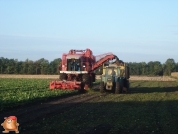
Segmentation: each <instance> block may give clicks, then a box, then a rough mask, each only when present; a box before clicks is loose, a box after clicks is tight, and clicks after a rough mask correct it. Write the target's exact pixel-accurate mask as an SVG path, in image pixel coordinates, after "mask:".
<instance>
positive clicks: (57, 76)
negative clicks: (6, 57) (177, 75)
mask: <svg viewBox="0 0 178 134" xmlns="http://www.w3.org/2000/svg"><path fill="white" fill-rule="evenodd" d="M0 78H33V79H58V78H59V75H8V74H7V75H6V74H0ZM96 79H100V76H99V75H97V76H96ZM130 80H146V81H150V80H151V81H175V79H174V78H171V77H169V76H158V77H148V76H130Z"/></svg>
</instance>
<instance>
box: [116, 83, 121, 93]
mask: <svg viewBox="0 0 178 134" xmlns="http://www.w3.org/2000/svg"><path fill="white" fill-rule="evenodd" d="M119 93H121V92H120V83H119V82H118V81H117V82H116V88H115V94H119Z"/></svg>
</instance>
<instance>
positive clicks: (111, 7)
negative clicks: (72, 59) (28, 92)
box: [0, 0, 178, 63]
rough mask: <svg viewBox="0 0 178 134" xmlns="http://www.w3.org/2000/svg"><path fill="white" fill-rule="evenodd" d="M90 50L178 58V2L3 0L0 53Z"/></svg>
mask: <svg viewBox="0 0 178 134" xmlns="http://www.w3.org/2000/svg"><path fill="white" fill-rule="evenodd" d="M86 48H89V49H91V50H92V52H93V54H94V55H95V56H97V55H101V54H105V53H108V52H112V53H113V54H115V55H117V57H118V58H119V59H120V60H123V61H124V62H150V61H160V62H161V63H165V62H166V60H167V59H168V58H172V59H174V60H175V62H178V0H24V1H22V0H0V57H4V58H9V59H18V60H19V61H25V60H26V59H29V60H33V61H36V60H39V59H40V58H45V59H47V60H49V61H53V60H54V59H56V58H62V54H63V53H68V52H69V50H70V49H76V50H85V49H86Z"/></svg>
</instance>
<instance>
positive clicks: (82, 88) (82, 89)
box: [78, 82, 85, 93]
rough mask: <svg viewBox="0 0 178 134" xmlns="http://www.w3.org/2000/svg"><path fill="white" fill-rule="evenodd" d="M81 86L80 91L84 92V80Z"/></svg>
mask: <svg viewBox="0 0 178 134" xmlns="http://www.w3.org/2000/svg"><path fill="white" fill-rule="evenodd" d="M80 86H81V88H80V89H79V90H78V92H79V93H83V92H84V86H85V84H84V83H83V82H81V85H80Z"/></svg>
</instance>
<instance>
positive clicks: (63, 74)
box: [59, 73, 67, 80]
mask: <svg viewBox="0 0 178 134" xmlns="http://www.w3.org/2000/svg"><path fill="white" fill-rule="evenodd" d="M59 79H60V80H67V74H65V73H61V74H60V76H59Z"/></svg>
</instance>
